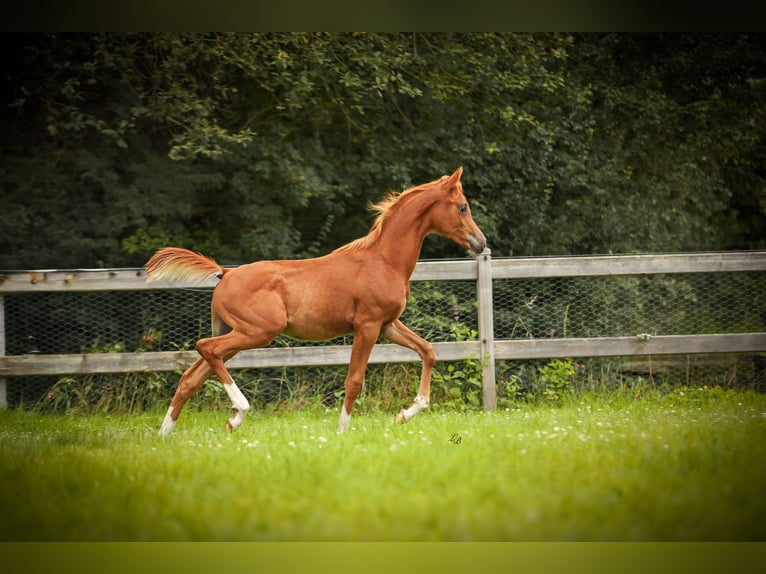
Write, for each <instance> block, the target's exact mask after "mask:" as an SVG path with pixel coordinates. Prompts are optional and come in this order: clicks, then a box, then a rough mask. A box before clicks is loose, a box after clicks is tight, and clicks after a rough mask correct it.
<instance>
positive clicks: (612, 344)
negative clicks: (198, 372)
mask: <svg viewBox="0 0 766 574" xmlns="http://www.w3.org/2000/svg"><path fill="white" fill-rule="evenodd" d="M433 345H434V351H435V352H436V358H437V360H440V361H460V360H466V359H479V357H480V356H481V355H480V353H481V344H480V342H479V341H462V342H455V343H434V344H433ZM760 352H766V333H732V334H723V335H662V336H655V337H649V338H646V337H638V336H637V337H594V338H582V339H511V340H496V341H495V342H494V355H495V359H505V360H521V359H549V358H557V357H558V358H564V357H571V358H575V357H616V356H632V355H685V354H694V353H760ZM198 357H199V355H198V354H197V352H196V351H162V352H152V353H82V354H72V355H39V354H31V355H13V356H6V357H0V376H3V377H9V376H22V375H23V376H26V375H71V374H90V373H130V372H149V371H174V370H177V369H183V368H185V367H187V366H188V365H190V364H191V363H192V362H193V361H195V360H196V359H197V358H198ZM350 357H351V346H350V345H329V346H326V347H273V348H266V349H253V350H250V351H242V352H241V353H239V354H238V355H236V356H235V357H234V358H233V359H231V360H230V361H229V362H228V363H227V365H228V366H229V367H231V368H233V369H246V368H262V367H283V366H286V367H317V366H327V365H344V364H348V361H349V359H350ZM419 360H420V359H419V358H418V356H417V354H416V353H415V352H414V351H411V350H409V349H405V348H404V347H400V346H398V345H391V344H379V345H375V347H374V349H373V352H372V356H371V357H370V363H410V362H417V361H419Z"/></svg>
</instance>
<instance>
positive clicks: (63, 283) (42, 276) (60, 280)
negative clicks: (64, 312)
mask: <svg viewBox="0 0 766 574" xmlns="http://www.w3.org/2000/svg"><path fill="white" fill-rule="evenodd" d="M217 283H218V280H217V279H216V278H215V277H211V278H210V279H208V280H206V281H202V282H197V283H178V282H173V281H157V282H151V283H147V281H146V271H144V269H141V268H135V269H74V270H70V271H56V270H49V271H46V270H40V271H22V272H6V273H4V274H2V275H0V293H14V292H26V293H38V292H41V293H42V292H67V291H70V292H76V291H126V290H130V291H139V290H143V289H178V288H181V287H197V288H206V287H214V286H215V285H216V284H217Z"/></svg>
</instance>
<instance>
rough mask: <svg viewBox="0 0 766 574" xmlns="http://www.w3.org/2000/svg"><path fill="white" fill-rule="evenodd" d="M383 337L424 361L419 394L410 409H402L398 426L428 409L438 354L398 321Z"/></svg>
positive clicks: (388, 327)
mask: <svg viewBox="0 0 766 574" xmlns="http://www.w3.org/2000/svg"><path fill="white" fill-rule="evenodd" d="M381 335H383V336H384V337H385V338H386V339H388V340H389V341H391V342H392V343H396V344H397V345H401V346H403V347H407V348H408V349H412V350H413V351H415V352H416V353H417V354H418V356H419V357H420V360H421V361H423V369H422V371H421V373H420V386H419V387H418V394H417V396H416V397H415V400H414V401H413V403H412V406H411V407H410V408H408V409H402V410H400V411H399V413H398V414H397V415H396V422H397V424H403V423H406V422H407V421H409V420H411V419H412V418H414V417H415V415H417V414H418V413H419V412H420V411H422V410H423V409H426V408H428V405H429V404H430V403H431V373H432V372H433V369H434V365H435V364H436V354H435V353H434V348H433V347H432V346H431V343H429V342H428V341H426V340H425V339H423V338H422V337H419V336H418V335H416V334H415V333H413V332H412V331H411V330H410V329H409V328H408V327H407V326H406V325H405V324H404V323H402V322H401V321H400V320H398V319H397V320H396V321H394V322H393V323H391V324H389V325H386V327H385V328H384V329H383V331H382V332H381Z"/></svg>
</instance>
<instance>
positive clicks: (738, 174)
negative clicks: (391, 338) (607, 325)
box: [0, 33, 766, 268]
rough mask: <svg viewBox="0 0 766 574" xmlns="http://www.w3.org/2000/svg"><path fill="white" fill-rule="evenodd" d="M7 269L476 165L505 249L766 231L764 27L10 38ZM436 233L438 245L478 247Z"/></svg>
mask: <svg viewBox="0 0 766 574" xmlns="http://www.w3.org/2000/svg"><path fill="white" fill-rule="evenodd" d="M3 44H4V45H3V48H4V54H5V56H4V74H3V76H2V77H1V78H0V101H2V106H0V121H2V125H3V129H2V131H0V150H2V152H1V153H2V163H0V186H1V189H0V193H1V194H2V197H3V209H2V210H0V268H35V267H58V268H64V267H100V266H133V265H141V264H143V262H144V261H145V260H146V258H147V256H148V255H149V254H150V253H151V252H152V251H153V250H154V249H155V248H157V247H159V246H162V245H166V244H175V245H181V246H186V247H190V248H194V249H197V250H200V251H204V252H206V253H208V254H210V255H212V256H215V257H217V258H219V259H220V260H221V261H222V262H225V263H241V262H244V261H249V260H253V259H258V258H276V257H305V256H311V255H315V254H320V253H323V252H326V251H328V250H330V249H332V248H334V247H337V246H338V245H340V244H342V243H343V242H345V241H348V240H350V239H353V238H355V237H357V236H359V235H361V234H363V233H365V232H366V230H367V228H368V225H369V223H370V219H369V217H368V215H367V214H366V212H365V205H366V203H367V202H368V201H370V200H375V199H379V198H380V197H381V196H382V194H383V193H384V192H385V191H387V190H389V189H402V188H404V187H407V186H409V185H413V184H417V183H422V182H424V181H429V180H432V179H434V178H436V177H438V176H440V175H442V174H444V173H447V172H451V171H452V170H454V168H455V167H456V166H457V165H463V166H464V168H465V175H464V183H465V187H466V192H467V193H468V195H469V197H470V198H471V200H472V202H473V205H474V214H475V218H476V220H477V222H478V223H479V225H480V226H481V227H482V228H483V229H484V230H485V232H486V233H487V235H488V237H489V240H490V246H491V248H492V249H493V252H494V253H495V254H496V255H508V254H511V253H513V254H517V255H530V254H535V255H541V254H553V253H557V254H561V253H593V252H631V251H670V250H682V249H726V248H739V247H762V246H763V242H764V237H766V197H765V196H764V189H766V181H764V179H765V178H766V153H765V152H766V140H765V139H764V131H763V129H762V126H763V125H765V124H766V121H765V120H766V117H765V116H766V106H764V105H763V102H764V101H766V49H765V48H766V37H764V36H762V35H703V34H683V35H668V34H652V35H645V34H617V35H611V34H610V35H592V34H575V35H568V34H474V33H470V34H445V33H433V34H420V33H419V34H371V33H364V34H349V33H326V34H319V33H311V34H297V33H296V34H209V35H199V34H127V35H122V34H37V35H21V34H20V35H10V34H6V35H4V36H3ZM460 254H461V250H460V248H458V247H456V246H453V245H452V244H450V243H449V242H447V241H435V240H428V241H427V242H426V244H425V249H424V252H423V255H424V256H426V257H435V256H455V255H460Z"/></svg>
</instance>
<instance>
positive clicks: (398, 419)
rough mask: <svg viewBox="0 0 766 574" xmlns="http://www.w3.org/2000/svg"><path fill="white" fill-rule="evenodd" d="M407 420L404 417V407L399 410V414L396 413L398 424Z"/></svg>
mask: <svg viewBox="0 0 766 574" xmlns="http://www.w3.org/2000/svg"><path fill="white" fill-rule="evenodd" d="M406 422H407V419H405V418H404V409H402V410H400V411H399V414H398V415H396V424H398V425H403V424H404V423H406Z"/></svg>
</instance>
